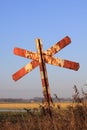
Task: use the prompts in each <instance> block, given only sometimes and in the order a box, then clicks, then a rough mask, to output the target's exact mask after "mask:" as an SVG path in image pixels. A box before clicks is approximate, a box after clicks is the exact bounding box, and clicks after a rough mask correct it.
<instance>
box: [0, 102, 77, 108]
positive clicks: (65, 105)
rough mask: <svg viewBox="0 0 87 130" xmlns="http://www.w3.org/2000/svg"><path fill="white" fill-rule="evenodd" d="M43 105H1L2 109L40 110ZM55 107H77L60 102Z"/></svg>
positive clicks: (70, 103) (69, 103)
mask: <svg viewBox="0 0 87 130" xmlns="http://www.w3.org/2000/svg"><path fill="white" fill-rule="evenodd" d="M40 105H42V104H41V103H0V109H24V108H26V109H34V108H37V109H39V107H40ZM54 105H55V106H54V107H55V108H57V107H58V106H60V107H61V108H64V109H65V108H67V107H68V106H75V104H72V102H59V103H54Z"/></svg>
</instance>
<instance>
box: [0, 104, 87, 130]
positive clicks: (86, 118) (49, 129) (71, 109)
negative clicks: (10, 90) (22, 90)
mask: <svg viewBox="0 0 87 130" xmlns="http://www.w3.org/2000/svg"><path fill="white" fill-rule="evenodd" d="M66 104H67V105H66ZM2 105H4V104H2ZM9 105H10V104H9ZM14 105H17V104H14ZM20 105H21V106H22V107H23V108H24V107H25V105H26V104H19V105H17V106H20ZM23 105H24V106H23ZM28 105H30V104H28ZM31 105H32V106H34V107H36V106H35V104H31ZM55 105H56V109H55V108H53V109H51V112H52V115H51V116H50V115H49V113H48V112H47V111H46V110H44V109H43V107H42V108H39V109H40V111H39V112H38V111H37V110H38V109H36V110H35V109H34V111H26V112H24V113H23V112H21V113H20V112H2V113H0V130H87V105H86V104H79V103H77V104H75V106H74V105H73V104H71V103H69V104H68V103H62V104H55ZM59 106H60V107H59ZM9 107H10V106H9ZM7 108H8V104H7ZM12 108H13V107H12ZM17 108H19V107H17ZM20 108H21V107H20ZM62 108H65V109H62Z"/></svg>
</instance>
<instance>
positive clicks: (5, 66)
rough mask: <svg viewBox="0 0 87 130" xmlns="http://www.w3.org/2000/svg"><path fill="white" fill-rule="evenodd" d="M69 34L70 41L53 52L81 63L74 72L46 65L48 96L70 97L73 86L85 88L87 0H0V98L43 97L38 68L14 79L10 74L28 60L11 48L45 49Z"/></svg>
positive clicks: (86, 74) (86, 75) (86, 71)
mask: <svg viewBox="0 0 87 130" xmlns="http://www.w3.org/2000/svg"><path fill="white" fill-rule="evenodd" d="M67 35H68V36H69V37H70V38H71V40H72V42H71V44H70V45H68V46H67V47H65V48H64V49H63V50H61V51H60V52H59V53H57V54H56V55H55V57H60V58H63V59H67V60H71V61H76V62H79V63H80V69H79V70H78V71H73V70H69V69H65V68H60V67H56V66H52V65H47V64H46V65H47V72H48V79H49V84H50V89H51V95H52V96H53V94H54V93H56V94H57V95H58V96H59V97H72V95H73V86H74V84H76V85H77V87H78V88H79V90H81V88H83V89H85V91H87V88H86V86H84V84H85V83H87V60H86V59H87V58H86V57H87V36H86V35H87V0H73V1H72V0H66V1H65V0H44V1H41V0H0V98H33V97H36V96H43V94H42V85H41V79H40V72H39V67H37V68H36V69H34V70H33V71H32V72H31V73H29V74H28V75H26V76H25V77H23V78H22V79H20V80H18V81H17V82H14V81H13V80H12V74H13V73H15V72H16V71H17V70H19V69H20V68H21V67H23V66H25V65H26V64H27V63H28V62H30V61H31V60H28V59H25V58H22V57H18V56H16V55H14V54H13V49H14V47H20V48H24V49H27V50H31V51H34V52H35V51H36V45H35V38H40V39H42V42H43V47H44V50H47V49H48V48H49V47H51V46H52V45H54V44H55V43H56V42H57V41H59V40H60V39H62V38H64V37H65V36H67Z"/></svg>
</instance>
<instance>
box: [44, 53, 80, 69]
mask: <svg viewBox="0 0 87 130" xmlns="http://www.w3.org/2000/svg"><path fill="white" fill-rule="evenodd" d="M44 61H45V62H46V63H48V64H52V65H55V66H60V67H64V68H68V69H72V70H75V71H77V70H78V69H79V63H77V62H73V61H69V60H64V59H61V58H54V57H51V56H45V55H44Z"/></svg>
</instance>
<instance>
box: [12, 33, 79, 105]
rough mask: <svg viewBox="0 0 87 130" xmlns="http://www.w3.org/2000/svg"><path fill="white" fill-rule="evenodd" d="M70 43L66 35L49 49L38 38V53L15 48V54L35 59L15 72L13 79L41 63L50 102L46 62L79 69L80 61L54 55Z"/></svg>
mask: <svg viewBox="0 0 87 130" xmlns="http://www.w3.org/2000/svg"><path fill="white" fill-rule="evenodd" d="M70 43H71V39H70V38H69V37H68V36H66V37H65V38H63V39H62V40H60V41H59V42H57V43H56V44H55V45H53V46H52V47H51V48H49V49H48V50H47V51H43V48H42V44H41V40H40V39H36V46H37V53H34V52H31V51H28V50H25V49H21V48H14V54H15V55H18V56H22V57H25V58H29V59H32V60H33V61H31V62H30V63H28V64H27V65H26V66H24V67H23V68H21V69H20V70H19V71H17V72H16V73H15V74H13V75H12V77H13V80H15V81H17V80H18V79H20V78H22V77H23V76H24V75H26V74H27V73H29V72H30V71H32V70H33V69H34V68H36V67H37V66H38V65H39V67H40V72H41V80H42V86H43V94H44V98H45V102H48V103H49V102H50V101H51V96H50V92H49V83H48V77H47V71H46V65H45V63H48V64H52V65H55V66H60V67H64V68H68V69H72V70H75V71H77V70H78V69H79V63H76V62H73V61H69V60H64V59H61V58H54V57H53V55H54V54H56V53H57V52H58V51H60V50H61V49H63V48H64V47H65V46H67V45H68V44H70Z"/></svg>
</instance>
